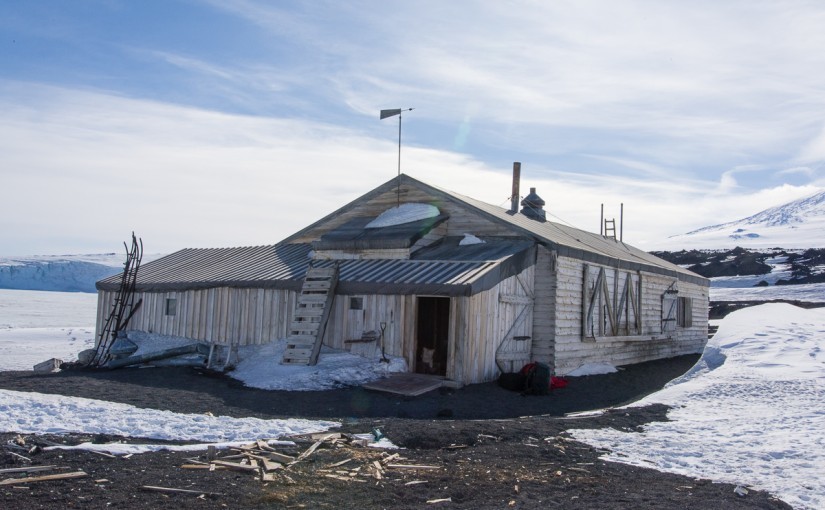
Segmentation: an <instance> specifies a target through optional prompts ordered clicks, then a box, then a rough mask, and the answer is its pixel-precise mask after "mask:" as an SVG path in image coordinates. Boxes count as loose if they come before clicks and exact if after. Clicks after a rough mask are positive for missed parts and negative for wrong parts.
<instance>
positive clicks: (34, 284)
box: [0, 253, 158, 292]
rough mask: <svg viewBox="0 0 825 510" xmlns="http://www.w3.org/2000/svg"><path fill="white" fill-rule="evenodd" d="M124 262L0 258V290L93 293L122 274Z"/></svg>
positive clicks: (120, 258)
mask: <svg viewBox="0 0 825 510" xmlns="http://www.w3.org/2000/svg"><path fill="white" fill-rule="evenodd" d="M155 258H158V255H154V256H144V257H143V262H148V261H149V260H152V259H155ZM125 260H126V255H125V254H121V255H118V254H115V253H106V254H101V255H42V256H33V257H5V258H0V289H16V290H50V291H61V292H97V291H96V290H95V282H97V281H98V280H101V279H103V278H106V277H107V276H111V275H113V274H117V273H119V272H121V271H123V263H124V262H125Z"/></svg>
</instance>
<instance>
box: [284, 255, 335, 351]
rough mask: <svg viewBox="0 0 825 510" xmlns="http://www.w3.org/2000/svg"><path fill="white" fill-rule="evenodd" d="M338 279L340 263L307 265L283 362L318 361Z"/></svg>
mask: <svg viewBox="0 0 825 510" xmlns="http://www.w3.org/2000/svg"><path fill="white" fill-rule="evenodd" d="M337 283H338V265H337V264H336V265H335V266H332V267H313V266H312V264H310V266H309V268H307V274H306V276H305V277H304V284H303V287H302V288H301V292H300V293H299V294H298V301H297V303H296V304H295V313H294V314H293V315H292V323H291V324H290V326H289V337H288V338H287V345H286V351H284V357H283V360H281V364H283V365H314V364H316V363H317V362H318V353H319V352H321V343H322V342H323V340H324V330H325V329H326V327H327V320H328V319H329V312H330V309H331V308H332V300H333V298H334V296H335V286H336V284H337Z"/></svg>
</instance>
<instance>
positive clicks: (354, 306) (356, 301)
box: [349, 297, 364, 310]
mask: <svg viewBox="0 0 825 510" xmlns="http://www.w3.org/2000/svg"><path fill="white" fill-rule="evenodd" d="M349 309H350V310H363V309H364V298H361V297H351V298H349Z"/></svg>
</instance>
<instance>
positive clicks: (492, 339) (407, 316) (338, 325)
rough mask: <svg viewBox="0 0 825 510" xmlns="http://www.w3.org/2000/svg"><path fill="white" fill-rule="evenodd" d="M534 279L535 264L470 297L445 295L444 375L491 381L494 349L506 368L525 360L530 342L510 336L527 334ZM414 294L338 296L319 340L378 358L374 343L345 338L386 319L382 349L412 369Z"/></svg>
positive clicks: (494, 373) (466, 380)
mask: <svg viewBox="0 0 825 510" xmlns="http://www.w3.org/2000/svg"><path fill="white" fill-rule="evenodd" d="M533 279H534V268H533V267H529V268H527V269H525V270H524V271H522V272H521V273H520V274H519V275H517V276H513V277H510V278H508V279H506V280H504V281H502V282H501V283H499V284H498V285H497V286H496V287H494V288H492V289H490V290H487V291H484V292H480V293H478V294H475V295H473V296H459V297H453V298H450V301H451V303H450V324H451V327H450V332H449V344H448V353H449V354H448V360H447V375H446V376H447V378H448V379H451V380H454V381H457V382H459V383H461V384H473V383H479V382H486V381H491V380H494V379H496V378H497V377H498V375H499V370H498V368H497V367H496V352H497V351H498V352H499V355H500V356H502V357H503V358H507V359H506V361H504V364H505V369H506V370H513V369H515V370H517V369H518V368H521V367H522V366H523V365H524V364H525V363H527V362H529V361H530V342H529V340H528V341H523V340H513V337H518V336H531V334H532V329H533V309H532V306H533V305H532V301H533V299H532V295H533ZM418 297H419V296H416V295H409V296H401V295H353V296H343V295H337V296H335V301H334V302H333V308H332V311H331V314H330V319H329V320H330V323H329V325H328V326H327V333H326V335H325V336H324V344H325V345H328V346H330V347H334V348H338V349H349V350H351V351H353V352H356V353H358V354H361V355H364V356H368V357H373V358H377V357H378V356H379V355H380V343H379V342H374V343H359V342H347V340H357V339H359V338H361V336H362V335H363V334H364V332H367V331H376V332H379V333H380V331H381V323H382V322H385V323H386V328H385V330H384V350H385V353H386V354H388V355H392V356H403V357H404V358H405V359H406V360H407V363H408V364H409V365H410V368H411V369H414V361H415V344H416V330H415V324H416V313H417V310H416V306H417V298H418ZM350 298H361V299H362V309H361V310H353V309H351V308H350V303H351V301H350ZM528 302H529V304H528ZM525 309H526V310H525ZM499 347H501V348H500V349H499Z"/></svg>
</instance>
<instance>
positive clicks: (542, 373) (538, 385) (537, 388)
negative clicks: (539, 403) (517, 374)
mask: <svg viewBox="0 0 825 510" xmlns="http://www.w3.org/2000/svg"><path fill="white" fill-rule="evenodd" d="M521 373H522V374H523V375H524V392H523V393H524V394H525V395H547V394H549V393H550V366H549V365H547V364H545V363H540V362H535V363H528V364H526V365H524V368H522V369H521Z"/></svg>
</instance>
